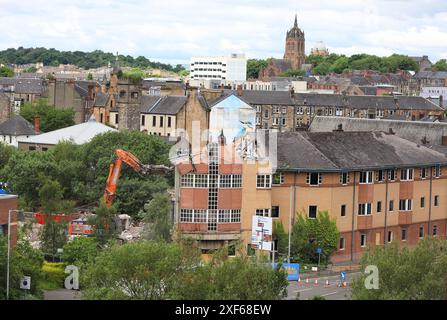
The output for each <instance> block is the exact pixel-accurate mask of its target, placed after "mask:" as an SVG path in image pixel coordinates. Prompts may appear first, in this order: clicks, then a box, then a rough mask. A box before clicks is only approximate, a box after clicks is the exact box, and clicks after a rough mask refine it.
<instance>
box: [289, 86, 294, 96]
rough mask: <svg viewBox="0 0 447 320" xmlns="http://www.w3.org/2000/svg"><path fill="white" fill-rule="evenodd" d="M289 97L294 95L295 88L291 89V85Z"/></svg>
mask: <svg viewBox="0 0 447 320" xmlns="http://www.w3.org/2000/svg"><path fill="white" fill-rule="evenodd" d="M290 97H291V98H294V97H295V89H293V86H290Z"/></svg>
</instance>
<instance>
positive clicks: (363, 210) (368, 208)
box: [359, 203, 372, 216]
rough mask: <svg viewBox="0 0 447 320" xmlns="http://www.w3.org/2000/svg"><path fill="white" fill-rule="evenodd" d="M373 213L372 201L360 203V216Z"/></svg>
mask: <svg viewBox="0 0 447 320" xmlns="http://www.w3.org/2000/svg"><path fill="white" fill-rule="evenodd" d="M371 213H372V204H371V203H359V216H366V215H370V214H371Z"/></svg>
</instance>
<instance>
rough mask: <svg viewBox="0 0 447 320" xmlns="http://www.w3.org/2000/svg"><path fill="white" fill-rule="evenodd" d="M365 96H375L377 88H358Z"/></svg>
mask: <svg viewBox="0 0 447 320" xmlns="http://www.w3.org/2000/svg"><path fill="white" fill-rule="evenodd" d="M359 89H360V90H362V91H363V93H364V94H365V95H366V96H375V95H376V94H377V87H374V86H359Z"/></svg>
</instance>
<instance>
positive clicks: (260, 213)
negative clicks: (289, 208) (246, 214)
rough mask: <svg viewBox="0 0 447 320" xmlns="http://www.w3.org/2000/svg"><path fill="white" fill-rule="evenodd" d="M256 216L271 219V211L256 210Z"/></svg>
mask: <svg viewBox="0 0 447 320" xmlns="http://www.w3.org/2000/svg"><path fill="white" fill-rule="evenodd" d="M256 215H257V216H261V217H269V216H270V209H256Z"/></svg>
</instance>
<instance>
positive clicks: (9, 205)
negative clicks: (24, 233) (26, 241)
mask: <svg viewBox="0 0 447 320" xmlns="http://www.w3.org/2000/svg"><path fill="white" fill-rule="evenodd" d="M10 209H11V210H17V197H9V196H8V197H7V198H4V199H2V196H0V225H5V234H6V232H8V229H7V225H8V211H9V210H10ZM11 243H12V245H13V246H15V244H16V243H17V212H13V213H12V214H11Z"/></svg>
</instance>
